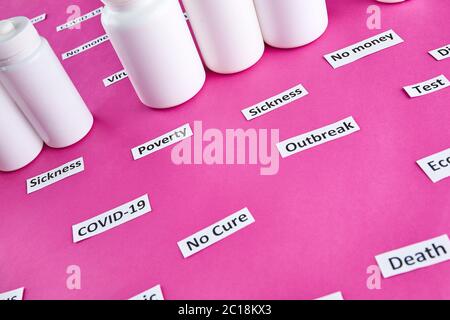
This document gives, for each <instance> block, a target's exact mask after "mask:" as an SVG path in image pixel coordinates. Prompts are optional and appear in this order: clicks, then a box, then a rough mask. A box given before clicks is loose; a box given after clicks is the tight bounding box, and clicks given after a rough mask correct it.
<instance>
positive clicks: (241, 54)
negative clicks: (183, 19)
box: [183, 0, 264, 74]
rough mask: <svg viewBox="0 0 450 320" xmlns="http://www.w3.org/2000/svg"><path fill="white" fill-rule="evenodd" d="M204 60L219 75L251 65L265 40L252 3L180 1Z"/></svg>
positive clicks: (260, 52)
mask: <svg viewBox="0 0 450 320" xmlns="http://www.w3.org/2000/svg"><path fill="white" fill-rule="evenodd" d="M183 4H184V7H185V9H186V12H187V14H188V17H189V21H190V23H191V26H192V29H193V31H194V34H195V38H196V39H197V42H198V45H199V47H200V51H201V53H202V56H203V59H204V61H205V63H206V65H207V66H208V68H209V69H211V70H212V71H215V72H218V73H224V74H229V73H236V72H240V71H242V70H245V69H247V68H249V67H251V66H253V65H254V64H255V63H256V62H258V60H259V59H260V58H261V56H262V55H263V53H264V40H263V38H262V34H261V29H260V27H259V23H258V17H257V16H256V10H255V6H254V4H253V0H183Z"/></svg>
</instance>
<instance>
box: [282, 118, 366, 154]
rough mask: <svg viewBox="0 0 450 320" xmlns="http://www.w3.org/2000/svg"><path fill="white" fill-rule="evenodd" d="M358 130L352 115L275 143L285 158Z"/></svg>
mask: <svg viewBox="0 0 450 320" xmlns="http://www.w3.org/2000/svg"><path fill="white" fill-rule="evenodd" d="M359 130H360V128H359V126H358V124H357V123H356V121H355V120H354V119H353V117H348V118H345V119H344V120H341V121H338V122H336V123H333V124H330V125H328V126H326V127H323V128H320V129H316V130H314V131H311V132H308V133H304V134H301V135H299V136H296V137H293V138H290V139H287V140H284V141H281V142H279V143H277V148H278V151H279V152H280V154H281V156H282V157H283V158H286V157H289V156H291V155H293V154H296V153H299V152H301V151H304V150H308V149H310V148H313V147H316V146H318V145H321V144H324V143H326V142H329V141H333V140H336V139H339V138H342V137H345V136H347V135H349V134H352V133H354V132H357V131H359Z"/></svg>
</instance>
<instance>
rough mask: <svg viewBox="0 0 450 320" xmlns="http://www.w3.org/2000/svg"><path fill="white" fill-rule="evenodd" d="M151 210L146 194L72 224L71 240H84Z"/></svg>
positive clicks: (75, 241)
mask: <svg viewBox="0 0 450 320" xmlns="http://www.w3.org/2000/svg"><path fill="white" fill-rule="evenodd" d="M150 211H152V208H151V206H150V200H149V199H148V195H147V194H146V195H143V196H142V197H139V198H137V199H135V200H133V201H130V202H128V203H125V204H123V205H121V206H119V207H117V208H114V209H112V210H109V211H107V212H105V213H102V214H100V215H98V216H96V217H94V218H91V219H89V220H86V221H83V222H81V223H78V224H76V225H74V226H72V234H73V242H74V243H77V242H80V241H82V240H86V239H88V238H91V237H93V236H96V235H98V234H100V233H103V232H105V231H108V230H110V229H112V228H115V227H117V226H120V225H121V224H124V223H126V222H128V221H131V220H134V219H136V218H138V217H140V216H142V215H144V214H146V213H148V212H150Z"/></svg>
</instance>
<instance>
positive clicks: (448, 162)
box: [417, 148, 450, 183]
mask: <svg viewBox="0 0 450 320" xmlns="http://www.w3.org/2000/svg"><path fill="white" fill-rule="evenodd" d="M417 164H418V165H419V166H420V167H421V168H422V170H423V171H424V172H425V173H426V175H427V176H428V177H429V178H430V179H431V181H433V182H434V183H436V182H438V181H441V180H442V179H445V178H448V177H450V148H449V149H447V150H444V151H441V152H438V153H436V154H433V155H431V156H428V157H426V158H423V159H420V160H418V161H417Z"/></svg>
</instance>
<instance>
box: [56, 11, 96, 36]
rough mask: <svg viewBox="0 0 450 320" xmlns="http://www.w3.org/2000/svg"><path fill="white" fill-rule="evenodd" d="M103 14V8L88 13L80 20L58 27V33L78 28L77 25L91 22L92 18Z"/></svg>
mask: <svg viewBox="0 0 450 320" xmlns="http://www.w3.org/2000/svg"><path fill="white" fill-rule="evenodd" d="M102 12H103V7H100V8H97V9H95V10H92V11H91V12H89V13H86V14H85V15H83V16H81V17H79V18H76V19H74V20H70V21H67V22H66V23H64V24H62V25H60V26H57V27H56V31H58V32H59V31H62V30H65V29H69V28H71V27H73V26H76V25H77V24H79V23H81V22H84V21H86V20H89V19H91V18H94V17H96V16H98V15H100V14H101V13H102Z"/></svg>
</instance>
